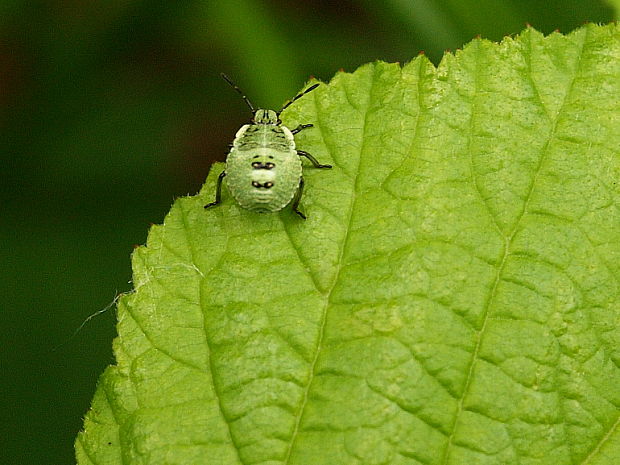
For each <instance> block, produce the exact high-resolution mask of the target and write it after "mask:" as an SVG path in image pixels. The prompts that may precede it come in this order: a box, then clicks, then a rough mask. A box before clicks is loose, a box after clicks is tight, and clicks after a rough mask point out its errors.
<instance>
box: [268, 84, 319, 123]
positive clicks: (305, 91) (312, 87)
mask: <svg viewBox="0 0 620 465" xmlns="http://www.w3.org/2000/svg"><path fill="white" fill-rule="evenodd" d="M317 87H319V83H316V84H315V85H313V86H310V87H308V88H307V89H306V90H304V91H303V92H302V93H301V94H298V95H297V96H296V97H295V98H293V99H291V100H289V101H288V102H286V103H285V104H284V106H283V107H282V109H281V110H280V111H279V112H278V113H277V115H278V116H280V113H282V112H283V111H284V110H286V109H287V108H288V106H289V105H290V104H291V103H293V102H294V101H295V100H297V99H300V98H301V97H303V96H304V95H305V94H307V93H308V92H310V91H311V90H314V89H316V88H317Z"/></svg>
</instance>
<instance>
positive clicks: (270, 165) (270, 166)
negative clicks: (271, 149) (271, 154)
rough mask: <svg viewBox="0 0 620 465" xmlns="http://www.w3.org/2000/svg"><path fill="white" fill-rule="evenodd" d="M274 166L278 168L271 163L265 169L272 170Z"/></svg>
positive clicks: (266, 164)
mask: <svg viewBox="0 0 620 465" xmlns="http://www.w3.org/2000/svg"><path fill="white" fill-rule="evenodd" d="M274 166H276V165H275V164H273V163H271V162H267V163H265V168H267V169H268V170H270V169H271V168H273V167H274Z"/></svg>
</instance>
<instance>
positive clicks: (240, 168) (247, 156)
mask: <svg viewBox="0 0 620 465" xmlns="http://www.w3.org/2000/svg"><path fill="white" fill-rule="evenodd" d="M222 77H223V78H224V80H225V81H226V82H227V83H228V84H230V85H231V86H232V88H233V89H235V90H236V91H237V92H238V93H239V95H241V98H242V99H243V100H244V102H245V103H246V104H247V106H248V107H250V110H251V111H252V115H253V117H252V120H251V122H250V124H245V125H243V126H241V128H240V129H239V130H238V131H237V134H235V139H234V141H233V143H232V144H231V145H230V152H229V153H228V156H227V157H226V168H225V169H224V171H222V172H221V173H220V175H219V177H218V178H217V189H216V193H215V202H211V203H209V204H207V205H205V208H209V207H213V206H215V205H217V204H219V203H220V202H221V200H222V181H223V180H224V178H226V185H227V186H228V190H229V191H230V193H231V194H232V196H233V197H234V198H235V200H236V201H237V203H238V204H239V205H240V206H241V207H243V208H246V209H248V210H251V211H254V212H258V213H265V212H277V211H280V210H282V209H283V208H284V207H285V206H287V205H288V204H289V203H291V200H292V207H293V211H294V212H295V213H297V214H298V215H299V216H301V217H302V218H303V219H304V220H305V219H306V215H304V213H303V212H301V211H300V210H299V201H300V200H301V195H302V193H303V190H304V178H303V174H302V163H301V157H306V158H307V159H308V160H310V161H311V162H312V164H313V165H314V167H315V168H331V165H323V164H321V163H319V162H318V161H317V160H316V158H314V157H313V156H312V155H310V154H309V153H308V152H304V151H303V150H297V149H296V147H295V138H294V137H293V136H294V135H295V134H297V133H298V132H300V131H302V130H304V129H307V128H311V127H312V126H313V125H312V124H300V125H299V126H297V127H296V128H295V129H293V130H291V129H288V128H287V127H286V126H283V125H282V121H281V120H280V114H281V113H282V112H283V111H284V110H285V109H286V108H287V107H288V106H289V105H290V104H292V103H293V102H295V101H296V100H297V99H299V98H301V97H302V96H303V95H305V94H307V93H308V92H310V91H311V90H314V89H316V88H317V86H318V85H319V84H314V85H313V86H310V87H308V88H307V89H306V90H305V91H303V92H302V93H300V94H299V95H297V96H296V97H295V98H293V99H292V100H289V101H288V102H287V103H286V104H285V105H284V106H283V107H282V109H281V110H280V111H278V112H276V111H274V110H263V109H260V108H259V109H256V110H255V109H254V106H253V105H252V103H251V102H250V100H249V99H248V98H247V97H246V96H245V94H244V93H243V92H242V91H241V89H239V87H237V86H236V85H235V84H234V83H233V82H232V81H231V80H230V78H229V77H228V76H226V75H225V74H223V73H222Z"/></svg>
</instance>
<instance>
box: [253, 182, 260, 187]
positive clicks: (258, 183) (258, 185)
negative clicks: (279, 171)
mask: <svg viewBox="0 0 620 465" xmlns="http://www.w3.org/2000/svg"><path fill="white" fill-rule="evenodd" d="M252 185H253V186H254V187H260V186H261V184H260V182H257V181H252Z"/></svg>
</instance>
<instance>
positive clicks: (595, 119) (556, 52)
mask: <svg viewBox="0 0 620 465" xmlns="http://www.w3.org/2000/svg"><path fill="white" fill-rule="evenodd" d="M619 96H620V31H619V28H618V26H617V25H608V26H595V25H587V26H585V27H583V28H581V29H579V30H578V31H576V32H574V33H572V34H570V35H568V36H562V35H560V34H552V35H550V36H548V37H543V36H542V35H541V34H540V33H538V32H536V31H535V30H533V29H527V30H526V31H524V32H523V33H522V34H521V35H520V36H519V37H516V38H506V39H505V40H504V41H502V42H501V43H499V44H494V43H491V42H488V41H484V40H474V41H473V42H471V43H470V44H468V45H467V46H466V47H465V48H464V49H463V50H462V51H458V52H457V53H456V54H455V55H451V54H447V55H446V56H445V57H444V59H443V60H442V62H441V64H440V65H439V66H438V67H437V68H435V67H434V66H433V65H432V64H431V63H429V61H428V60H427V59H425V58H424V57H418V58H416V59H415V60H413V61H412V62H411V63H408V64H407V65H405V66H403V67H401V66H399V65H398V64H387V63H374V64H369V65H365V66H362V67H361V68H360V69H358V70H357V71H356V72H354V73H353V74H347V73H339V74H337V75H336V76H335V77H334V79H333V80H332V81H331V82H330V83H329V84H325V85H322V86H320V87H319V88H318V89H317V90H316V91H314V92H313V93H311V94H308V95H307V96H305V97H304V98H302V99H301V100H300V101H298V102H297V103H296V104H295V105H293V106H291V107H290V108H289V109H288V110H287V112H286V113H285V115H283V118H284V122H285V124H286V125H287V126H289V127H294V126H296V125H297V124H298V123H314V125H315V127H314V128H313V129H309V130H306V131H304V132H302V133H300V134H299V135H298V136H297V142H298V146H299V147H300V148H302V149H304V150H307V151H309V152H310V153H312V154H313V155H314V156H315V157H316V158H317V159H318V160H319V161H321V162H323V163H331V164H333V165H334V169H333V170H330V171H327V170H317V169H313V168H312V167H311V166H310V165H309V164H308V165H307V166H306V167H305V168H304V176H305V180H306V191H305V193H304V197H303V199H302V208H303V209H304V211H305V212H306V213H307V215H308V220H307V221H303V220H301V219H300V218H299V217H297V215H295V214H294V213H293V212H292V211H291V210H290V207H289V208H286V209H285V210H283V211H282V212H280V213H278V214H256V213H252V212H249V211H245V210H242V209H240V208H239V207H238V206H237V205H236V204H235V203H234V201H233V199H232V198H231V197H230V195H229V194H228V193H227V192H226V190H224V195H223V199H224V201H223V203H222V204H221V205H219V206H217V207H214V208H212V209H209V210H206V211H205V210H204V209H203V205H204V204H206V203H208V202H210V201H212V200H213V198H214V190H215V179H216V177H217V175H218V174H219V172H220V171H221V169H222V166H221V165H218V166H215V167H214V169H213V170H211V173H210V175H209V179H208V181H207V183H206V184H205V187H204V188H203V190H202V191H201V193H200V194H199V195H197V196H195V197H187V198H182V199H179V200H177V201H176V202H175V204H174V205H173V207H172V210H171V211H170V214H169V215H168V216H167V217H166V219H165V221H164V224H163V225H161V226H154V227H153V228H152V230H151V232H150V234H149V238H148V241H147V244H146V246H145V247H141V248H139V249H137V250H136V252H135V253H134V255H133V269H134V285H135V291H134V292H133V293H131V294H129V295H126V296H124V297H123V298H122V299H121V301H120V304H119V307H118V333H119V336H118V338H117V339H116V340H115V342H114V350H115V354H116V365H114V366H111V367H109V368H108V369H107V370H106V371H105V373H104V374H103V376H102V378H101V380H100V382H99V386H98V388H97V392H96V394H95V398H94V400H93V405H92V409H91V411H90V412H89V413H88V415H87V417H86V420H85V431H84V432H82V433H80V435H79V436H78V439H77V443H76V447H77V456H78V462H79V463H80V464H82V465H85V464H97V465H104V464H105V465H108V464H119V465H120V464H123V465H134V464H149V465H158V464H162V465H163V464H166V465H171V464H179V465H181V464H183V465H189V464H197V465H198V464H201V465H204V464H215V465H221V464H224V465H228V464H245V465H247V464H263V465H266V464H269V465H275V464H291V465H292V464H299V465H322V464H325V465H341V464H351V465H353V464H355V465H371V464H372V465H379V464H386V465H401V464H403V465H404V464H438V465H460V464H465V465H469V464H489V465H490V464H497V465H499V464H501V465H512V464H523V465H526V464H527V465H545V464H549V465H563V464H567V465H568V464H580V465H586V464H587V465H604V464H610V465H611V464H617V463H618V457H620V186H619V185H618V179H619V178H620V152H619V147H620V98H619Z"/></svg>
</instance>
